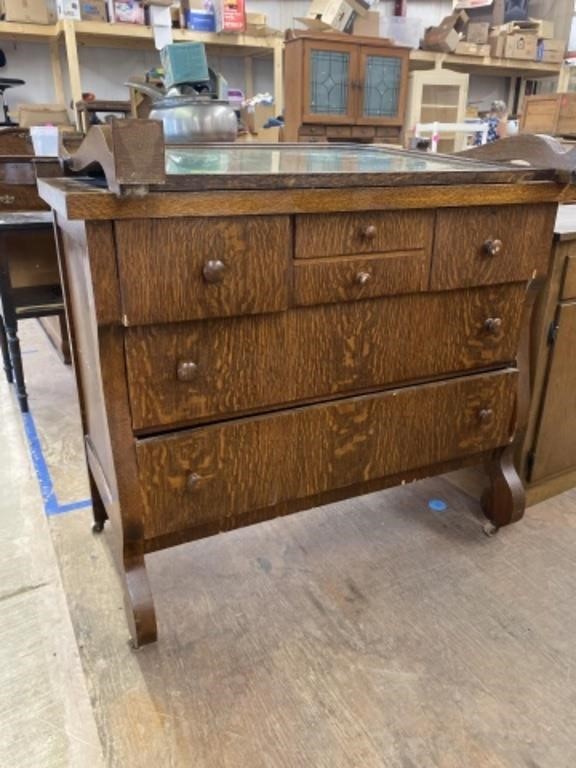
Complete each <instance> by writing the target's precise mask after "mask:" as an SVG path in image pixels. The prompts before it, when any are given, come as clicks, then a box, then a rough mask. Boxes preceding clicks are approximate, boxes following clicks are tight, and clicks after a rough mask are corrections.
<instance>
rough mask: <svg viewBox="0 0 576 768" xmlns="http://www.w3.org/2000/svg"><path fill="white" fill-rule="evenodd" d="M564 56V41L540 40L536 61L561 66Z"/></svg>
mask: <svg viewBox="0 0 576 768" xmlns="http://www.w3.org/2000/svg"><path fill="white" fill-rule="evenodd" d="M565 56H566V41H565V40H540V41H539V42H538V51H537V54H536V59H537V60H538V61H544V62H546V63H548V64H561V63H562V62H563V61H564V58H565Z"/></svg>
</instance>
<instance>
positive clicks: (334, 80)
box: [310, 51, 350, 115]
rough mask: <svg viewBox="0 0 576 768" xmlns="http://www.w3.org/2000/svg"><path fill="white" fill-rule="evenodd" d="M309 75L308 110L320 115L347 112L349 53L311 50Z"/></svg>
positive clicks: (343, 113)
mask: <svg viewBox="0 0 576 768" xmlns="http://www.w3.org/2000/svg"><path fill="white" fill-rule="evenodd" d="M310 77H311V83H310V86H311V87H310V93H311V102H310V111H311V112H313V113H315V114H321V115H345V114H346V113H347V112H348V88H349V87H350V54H349V53H341V52H339V51H312V56H311V68H310Z"/></svg>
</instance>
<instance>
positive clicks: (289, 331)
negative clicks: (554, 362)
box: [126, 283, 526, 430]
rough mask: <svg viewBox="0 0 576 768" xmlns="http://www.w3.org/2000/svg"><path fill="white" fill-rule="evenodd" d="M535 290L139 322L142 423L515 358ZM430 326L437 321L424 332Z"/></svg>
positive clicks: (133, 361) (132, 368)
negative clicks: (527, 301) (524, 310)
mask: <svg viewBox="0 0 576 768" xmlns="http://www.w3.org/2000/svg"><path fill="white" fill-rule="evenodd" d="M525 291H526V288H525V285H524V284H523V283H517V284H514V285H502V286H496V287H488V288H476V289H469V290H463V291H451V292H443V293H436V294H414V295H411V296H394V297H389V298H386V299H374V300H370V301H357V302H354V303H351V304H344V305H341V306H336V305H326V306H322V307H308V308H304V309H297V310H292V311H289V312H282V313H276V314H270V315H261V316H258V317H242V318H226V319H221V320H210V321H203V322H194V323H179V324H176V325H175V324H170V325H160V326H145V327H141V328H130V329H128V330H127V333H126V360H127V372H128V384H129V389H130V403H131V412H132V418H133V422H134V428H135V429H137V430H142V429H152V428H159V427H160V426H163V425H170V424H179V423H182V424H186V423H193V422H194V421H198V420H202V419H204V420H206V419H210V418H213V417H216V416H218V415H224V414H233V413H239V412H248V411H254V410H258V409H260V410H261V409H263V408H265V407H267V406H278V405H282V404H287V403H294V402H298V401H302V400H310V399H320V398H326V397H330V396H334V395H338V394H346V393H350V392H353V391H361V390H366V389H376V388H378V387H384V386H390V385H391V384H394V383H398V382H406V381H410V380H412V381H414V380H419V379H420V380H421V379H426V378H433V377H436V376H439V375H441V374H447V373H458V372H461V371H466V370H473V369H478V368H487V367H490V366H495V365H498V364H500V365H503V364H505V363H509V362H510V361H511V360H513V359H514V356H515V352H516V347H517V344H518V334H519V329H520V321H521V315H522V307H523V303H524V295H525ZM423 328H432V329H434V333H432V334H430V335H429V336H428V339H427V341H426V343H425V344H423V336H422V329H423ZM263 369H264V370H265V371H266V375H265V376H263V375H262V370H263Z"/></svg>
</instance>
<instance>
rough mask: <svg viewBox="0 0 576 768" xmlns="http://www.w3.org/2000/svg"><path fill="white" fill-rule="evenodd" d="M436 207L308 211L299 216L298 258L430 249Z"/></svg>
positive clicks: (297, 235) (297, 221) (297, 234)
mask: <svg viewBox="0 0 576 768" xmlns="http://www.w3.org/2000/svg"><path fill="white" fill-rule="evenodd" d="M433 229H434V213H433V211H386V212H381V211H374V212H373V213H336V214H332V213H328V214H306V215H302V216H297V217H296V251H295V253H296V258H299V259H313V258H316V257H318V256H342V255H346V254H361V253H390V252H393V251H412V250H426V251H428V250H430V248H431V245H432V235H433Z"/></svg>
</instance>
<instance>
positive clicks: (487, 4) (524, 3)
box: [454, 0, 528, 26]
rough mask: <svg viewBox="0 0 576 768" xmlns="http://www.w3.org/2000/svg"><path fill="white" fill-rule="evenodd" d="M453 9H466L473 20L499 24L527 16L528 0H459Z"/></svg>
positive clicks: (493, 24)
mask: <svg viewBox="0 0 576 768" xmlns="http://www.w3.org/2000/svg"><path fill="white" fill-rule="evenodd" d="M454 10H456V11H466V13H467V14H468V15H469V16H470V20H471V21H474V22H488V24H491V25H492V26H499V25H500V24H505V23H507V22H508V21H516V20H517V19H527V18H528V0H459V1H458V2H457V3H456V5H455V7H454Z"/></svg>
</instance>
